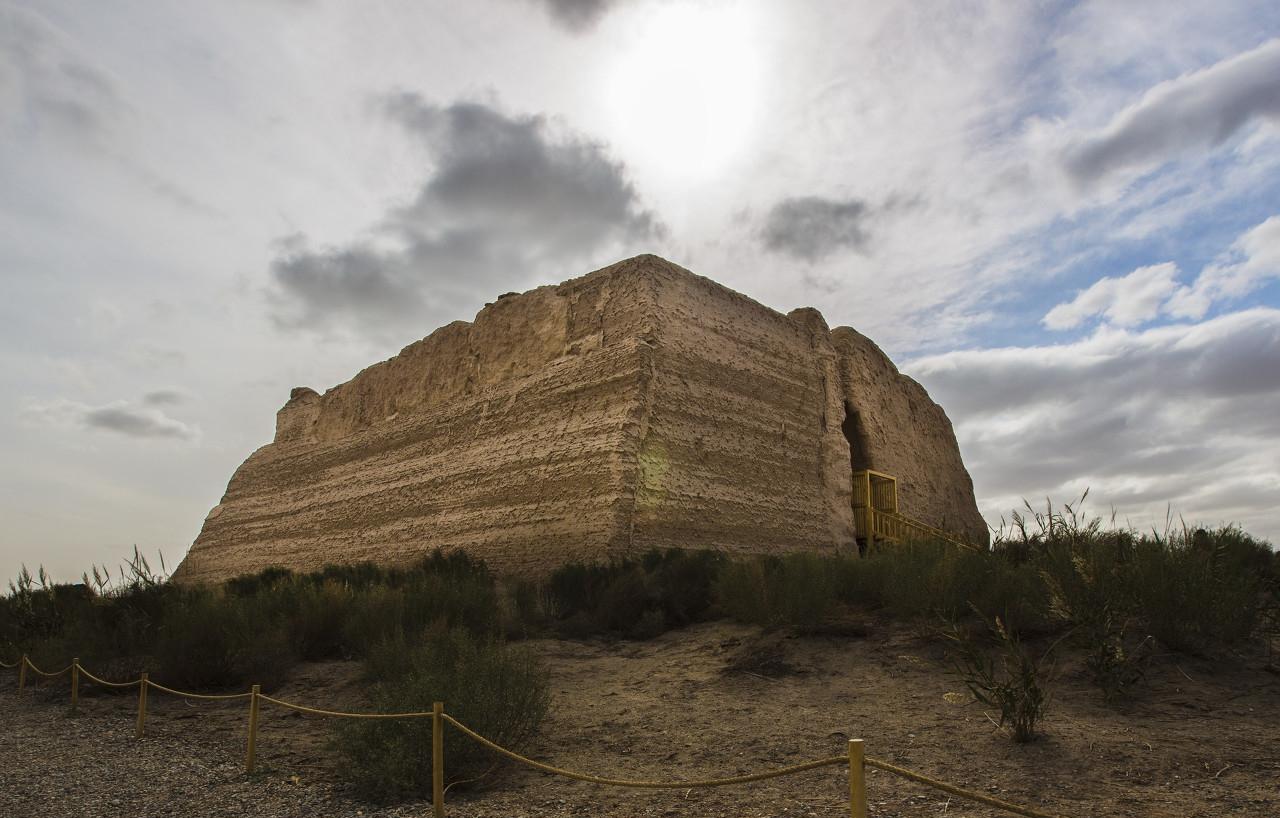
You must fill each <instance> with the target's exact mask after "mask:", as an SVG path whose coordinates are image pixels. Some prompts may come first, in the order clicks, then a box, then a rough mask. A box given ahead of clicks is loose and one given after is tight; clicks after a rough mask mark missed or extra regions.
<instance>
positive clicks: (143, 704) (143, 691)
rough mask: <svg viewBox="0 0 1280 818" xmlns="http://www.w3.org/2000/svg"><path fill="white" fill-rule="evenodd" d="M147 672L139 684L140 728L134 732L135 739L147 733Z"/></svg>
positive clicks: (143, 673)
mask: <svg viewBox="0 0 1280 818" xmlns="http://www.w3.org/2000/svg"><path fill="white" fill-rule="evenodd" d="M149 684H150V682H149V681H148V680H147V672H146V671H145V670H144V671H142V680H141V682H140V683H139V684H138V727H137V729H136V730H134V731H133V737H134V738H142V735H143V733H145V732H147V685H149Z"/></svg>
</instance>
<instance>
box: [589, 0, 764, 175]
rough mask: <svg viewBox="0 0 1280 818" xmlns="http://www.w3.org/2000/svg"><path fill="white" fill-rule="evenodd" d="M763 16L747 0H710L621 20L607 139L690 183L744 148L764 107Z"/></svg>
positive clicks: (646, 167) (655, 170)
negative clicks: (622, 31)
mask: <svg viewBox="0 0 1280 818" xmlns="http://www.w3.org/2000/svg"><path fill="white" fill-rule="evenodd" d="M761 17H762V15H761V13H760V11H759V10H758V9H756V8H754V7H753V6H752V5H750V4H746V3H725V2H708V3H697V4H688V5H685V4H680V5H677V4H660V5H657V6H648V7H644V8H639V9H636V11H635V13H634V15H630V16H628V17H627V19H626V20H625V21H624V20H621V19H620V20H619V23H621V24H622V25H625V31H626V34H625V35H624V38H623V39H622V41H621V43H620V48H619V50H618V53H617V56H616V58H615V59H614V61H613V64H612V65H610V66H609V67H607V68H606V69H605V70H604V71H603V72H602V73H601V80H602V83H601V86H600V91H601V94H602V95H603V97H604V105H605V107H606V109H607V111H608V112H609V116H610V119H611V120H612V122H611V125H612V127H611V131H612V135H613V138H612V139H611V140H610V141H611V142H612V143H613V145H614V147H615V148H616V150H617V151H618V153H619V154H620V155H621V156H622V158H623V159H625V160H626V161H627V163H628V164H629V165H631V166H632V167H634V168H635V169H636V170H637V171H639V172H641V173H643V174H646V175H648V174H653V175H659V176H661V177H665V178H666V179H667V180H670V181H679V182H681V183H688V182H691V181H705V180H707V179H710V178H714V177H716V176H717V175H719V174H721V173H723V172H724V171H725V170H726V169H727V168H728V167H729V166H730V165H731V164H732V163H733V162H734V160H735V159H738V158H739V157H741V156H742V155H743V153H744V152H745V151H746V149H747V148H748V147H749V145H750V142H751V137H752V134H753V131H754V125H755V122H756V118H757V116H758V115H759V113H760V111H759V108H760V90H761V89H760V85H761V82H760V80H761V75H762V72H761V64H762V62H763V57H762V53H761V49H760V45H759V41H760V36H759V35H760V33H761V30H762V24H763V20H762V19H761Z"/></svg>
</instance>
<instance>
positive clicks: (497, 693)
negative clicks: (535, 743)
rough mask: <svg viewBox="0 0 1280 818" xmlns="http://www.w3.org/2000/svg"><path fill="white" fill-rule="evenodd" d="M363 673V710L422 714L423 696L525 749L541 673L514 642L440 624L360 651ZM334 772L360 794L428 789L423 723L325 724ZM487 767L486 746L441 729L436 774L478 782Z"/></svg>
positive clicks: (380, 796)
mask: <svg viewBox="0 0 1280 818" xmlns="http://www.w3.org/2000/svg"><path fill="white" fill-rule="evenodd" d="M365 667H366V677H367V679H368V680H369V681H370V682H371V683H372V686H371V687H370V691H369V698H370V704H371V706H372V709H373V710H375V711H378V712H384V713H387V712H422V711H429V710H430V709H431V705H432V702H434V701H442V702H444V703H445V711H446V712H447V713H449V714H450V715H451V716H453V717H454V718H456V719H458V720H459V721H460V722H462V723H463V724H465V725H467V726H468V727H470V728H471V729H473V730H475V731H476V732H478V733H480V734H481V735H483V736H485V737H486V738H489V739H491V740H493V741H495V742H497V743H498V744H501V745H502V746H504V747H508V748H511V749H513V750H515V751H517V752H519V751H521V750H523V749H525V748H526V747H527V745H528V743H529V741H530V740H531V739H532V738H533V737H534V736H535V735H536V734H537V731H538V729H539V727H540V726H541V724H542V721H543V719H544V718H545V716H546V713H547V708H548V705H549V702H550V695H549V691H548V681H547V672H546V670H545V669H544V668H543V666H542V665H541V663H540V662H539V661H538V660H537V658H536V657H535V656H534V655H533V653H532V652H530V651H529V650H527V649H525V648H524V647H523V646H516V647H512V646H508V645H506V644H504V643H502V642H499V641H496V640H495V639H493V638H490V637H477V636H474V635H472V634H471V633H470V632H468V631H467V630H465V629H462V628H456V627H455V628H449V629H445V628H440V629H438V630H436V631H435V632H433V633H431V634H429V635H428V636H427V638H426V639H425V640H424V641H421V642H416V643H415V642H411V641H408V640H406V639H404V638H403V637H399V638H395V639H391V640H388V641H386V642H383V643H381V644H379V645H378V646H377V647H375V648H374V649H373V650H371V651H370V653H369V656H368V658H367V659H366V665H365ZM335 731H336V742H335V743H336V747H337V749H338V750H339V752H340V753H341V754H342V756H343V757H344V759H345V762H346V763H345V764H344V765H343V770H344V771H345V772H346V773H347V774H348V775H349V777H350V780H351V782H352V783H353V784H354V785H355V787H356V789H357V790H358V791H359V792H360V793H361V794H362V795H364V796H365V797H368V798H372V799H375V800H378V801H396V800H403V799H407V798H412V797H415V796H426V795H428V794H429V793H430V792H431V719H429V718H419V719H396V720H389V719H388V720H352V721H339V722H338V723H337V724H336V725H335ZM496 765H497V760H496V759H495V757H494V756H493V755H492V753H490V751H488V750H486V749H485V748H483V747H481V746H480V745H479V744H476V743H475V742H474V741H473V740H471V739H469V738H467V737H466V736H464V735H461V734H460V733H458V732H457V731H456V730H454V729H452V728H449V730H448V733H447V735H446V736H445V763H444V769H445V775H446V780H447V781H448V782H450V783H462V782H466V783H478V782H479V781H482V780H483V779H484V778H485V777H486V775H487V774H488V773H489V772H491V771H492V770H493V769H494V768H495V767H496Z"/></svg>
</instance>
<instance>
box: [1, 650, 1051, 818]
mask: <svg viewBox="0 0 1280 818" xmlns="http://www.w3.org/2000/svg"><path fill="white" fill-rule="evenodd" d="M0 665H3V667H5V668H10V669H11V668H13V667H14V666H13V665H11V664H6V663H0ZM17 665H18V694H19V695H21V694H22V693H23V691H24V690H25V688H26V686H27V684H26V682H27V669H28V668H30V669H31V671H32V672H33V673H35V674H36V675H37V676H43V677H46V678H50V679H52V678H56V677H58V676H62V675H63V674H66V673H68V672H69V673H70V674H71V704H72V707H73V708H74V707H75V706H76V705H78V703H79V701H80V680H81V677H82V676H83V677H84V678H85V679H87V680H89V681H90V682H92V683H96V684H100V685H103V686H106V687H115V688H121V687H133V686H134V685H137V686H138V720H137V728H136V732H135V735H136V736H137V737H138V738H141V737H142V736H143V735H144V734H145V730H146V718H147V690H148V689H155V690H158V691H162V692H165V693H170V694H173V695H175V696H180V697H182V698H184V699H202V700H206V701H207V700H228V699H248V700H249V725H248V736H247V740H246V747H245V772H249V773H251V772H253V771H254V766H255V762H256V756H257V739H258V720H259V715H260V711H261V704H262V703H264V702H265V703H267V704H273V705H276V706H277V707H283V708H285V709H287V710H292V711H295V712H299V713H306V714H309V715H314V716H328V717H333V718H344V719H424V718H429V719H431V779H432V787H431V789H432V793H431V796H432V797H431V811H432V815H433V816H434V818H443V817H444V725H445V722H448V723H449V724H450V725H452V726H453V727H454V728H456V729H457V730H458V731H459V732H461V733H462V734H463V735H464V736H466V737H467V738H469V739H471V740H473V741H475V742H476V743H478V744H480V745H482V746H484V747H487V748H489V749H490V750H492V751H493V752H495V753H498V754H499V755H503V756H506V757H507V758H509V759H511V760H513V761H516V762H519V763H521V764H524V765H525V766H528V767H532V768H533V769H536V770H541V771H542V772H546V773H551V774H553V775H560V776H564V777H566V778H572V779H576V780H578V781H586V782H589V783H595V784H604V785H606V786H614V787H630V788H636V789H680V790H687V789H693V788H697V787H723V786H727V785H731V784H746V783H750V782H753V781H764V780H766V779H770V778H779V777H782V776H787V775H794V774H796V773H801V772H805V771H807V770H814V769H818V768H819V767H829V766H847V767H848V770H849V815H850V816H851V818H867V780H866V768H867V767H872V768H874V769H878V770H883V771H885V772H887V773H891V774H893V775H897V776H900V777H902V778H905V779H907V780H909V781H915V782H917V783H920V784H924V785H925V786H928V787H933V788H934V789H937V790H941V791H942V792H946V793H950V794H951V795H956V796H959V797H961V798H966V799H968V800H970V801H975V802H977V803H980V804H986V805H987V806H991V807H996V808H997V809H1002V810H1005V811H1006V812H1011V813H1014V814H1015V815H1024V816H1027V818H1057V816H1054V815H1051V814H1049V813H1046V812H1041V811H1040V810H1037V809H1032V808H1031V807H1024V806H1020V805H1018V804H1012V803H1010V802H1008V801H1004V800H1002V799H999V798H994V797H992V796H990V795H986V794H984V793H980V792H974V791H973V790H968V789H964V788H963V787H957V786H956V785H954V784H948V783H947V782H945V781H939V780H938V779H936V778H931V777H930V776H927V775H924V774H922V773H918V772H914V771H912V770H908V769H906V768H904V767H899V766H897V765H896V764H892V763H890V762H888V761H884V760H883V759H879V758H873V757H871V756H868V755H864V753H863V743H862V739H850V740H849V744H848V752H847V754H842V755H836V756H828V757H826V758H819V759H815V760H812V761H805V762H801V763H799V764H793V765H791V766H789V767H780V768H778V769H773V770H767V771H764V772H758V773H749V774H745V775H735V776H730V777H725V778H705V779H696V780H683V781H647V780H640V779H628V778H612V777H606V776H600V775H592V774H590V773H582V772H575V771H573V770H566V769H563V768H560V767H556V766H554V765H551V764H546V763H544V762H541V761H534V760H533V759H531V758H529V757H527V756H523V755H521V754H519V753H517V752H515V751H514V750H510V749H508V748H506V747H503V746H502V745H500V744H497V743H495V742H494V741H492V740H490V739H489V738H486V737H485V736H482V735H481V734H479V733H477V732H475V731H474V730H472V729H471V728H470V727H468V726H467V725H465V724H463V723H462V722H460V721H458V720H457V719H455V718H454V717H453V716H450V715H449V714H448V713H446V712H445V710H444V703H443V702H434V703H433V704H432V706H431V709H430V710H422V711H417V712H411V713H344V712H341V711H337V710H321V709H319V708H314V707H307V706H305V705H301V704H294V703H293V702H287V701H283V700H281V699H276V698H272V697H271V696H267V695H266V694H264V693H263V692H262V689H261V688H260V687H259V686H258V685H253V686H252V687H251V688H250V689H249V692H247V693H230V694H221V695H210V694H205V693H188V692H186V691H182V690H174V689H173V688H171V687H165V686H164V685H159V684H156V683H155V682H153V681H151V680H150V678H148V675H147V674H146V673H143V674H142V676H141V677H140V678H138V679H134V680H133V681H131V682H109V681H107V680H105V679H102V678H99V677H98V676H95V675H94V674H92V673H90V672H89V671H87V670H85V669H84V668H83V667H81V666H80V660H79V659H72V660H71V664H70V665H68V666H67V667H64V668H63V669H62V670H59V671H56V672H49V671H44V670H41V669H40V668H38V667H36V666H35V665H34V664H32V663H31V660H30V659H28V658H27V657H26V655H25V654H24V655H23V656H22V658H20V659H19V660H18V663H17Z"/></svg>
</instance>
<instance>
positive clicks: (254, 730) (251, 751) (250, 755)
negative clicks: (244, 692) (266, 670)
mask: <svg viewBox="0 0 1280 818" xmlns="http://www.w3.org/2000/svg"><path fill="white" fill-rule="evenodd" d="M258 690H259V686H258V685H254V686H253V689H252V690H250V691H249V746H248V748H247V749H246V750H245V754H244V771H245V772H246V773H251V772H253V764H254V761H256V760H257V754H258Z"/></svg>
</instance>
